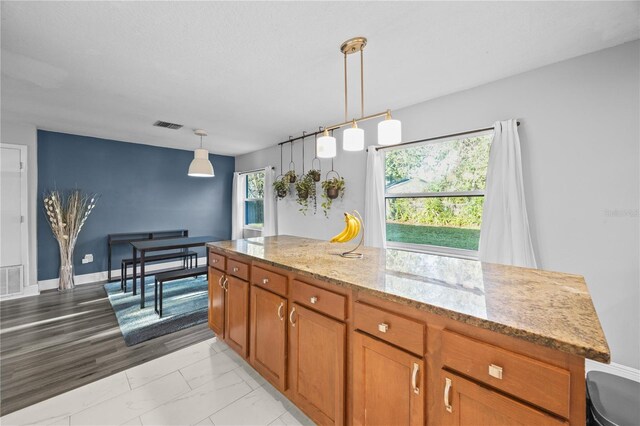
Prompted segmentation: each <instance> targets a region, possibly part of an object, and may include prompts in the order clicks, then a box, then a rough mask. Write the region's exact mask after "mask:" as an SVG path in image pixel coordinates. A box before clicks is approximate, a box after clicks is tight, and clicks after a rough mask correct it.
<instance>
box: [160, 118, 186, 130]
mask: <svg viewBox="0 0 640 426" xmlns="http://www.w3.org/2000/svg"><path fill="white" fill-rule="evenodd" d="M153 125H154V126H156V127H164V128H167V129H173V130H178V129H182V124H175V123H169V122H168V121H160V120H158V121H156V122H155V123H153Z"/></svg>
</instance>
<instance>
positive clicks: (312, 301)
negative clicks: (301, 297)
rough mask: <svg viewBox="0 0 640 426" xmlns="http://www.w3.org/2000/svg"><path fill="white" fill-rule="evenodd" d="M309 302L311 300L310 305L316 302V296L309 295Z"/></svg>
mask: <svg viewBox="0 0 640 426" xmlns="http://www.w3.org/2000/svg"><path fill="white" fill-rule="evenodd" d="M309 302H311V304H312V305H315V304H316V303H318V298H317V297H316V296H313V297H311V299H309Z"/></svg>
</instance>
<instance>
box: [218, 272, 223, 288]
mask: <svg viewBox="0 0 640 426" xmlns="http://www.w3.org/2000/svg"><path fill="white" fill-rule="evenodd" d="M223 278H224V275H220V278H218V285H219V286H220V288H222V289H224V286H223V285H222V279H223Z"/></svg>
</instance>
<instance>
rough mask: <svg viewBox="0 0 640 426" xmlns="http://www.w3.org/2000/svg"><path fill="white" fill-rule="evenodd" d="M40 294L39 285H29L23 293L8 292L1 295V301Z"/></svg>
mask: <svg viewBox="0 0 640 426" xmlns="http://www.w3.org/2000/svg"><path fill="white" fill-rule="evenodd" d="M39 294H40V291H39V290H38V286H37V285H29V286H26V287H25V288H23V289H22V293H18V294H7V295H5V296H0V301H5V300H11V299H21V298H23V297H31V296H37V295H39Z"/></svg>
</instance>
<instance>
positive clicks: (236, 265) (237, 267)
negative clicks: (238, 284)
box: [227, 259, 249, 281]
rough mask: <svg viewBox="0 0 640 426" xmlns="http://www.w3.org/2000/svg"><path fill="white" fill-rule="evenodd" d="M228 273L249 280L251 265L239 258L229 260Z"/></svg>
mask: <svg viewBox="0 0 640 426" xmlns="http://www.w3.org/2000/svg"><path fill="white" fill-rule="evenodd" d="M227 274H229V275H233V276H234V277H238V278H240V279H242V280H245V281H249V265H247V264H246V263H242V262H238V261H237V260H233V259H228V260H227Z"/></svg>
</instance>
